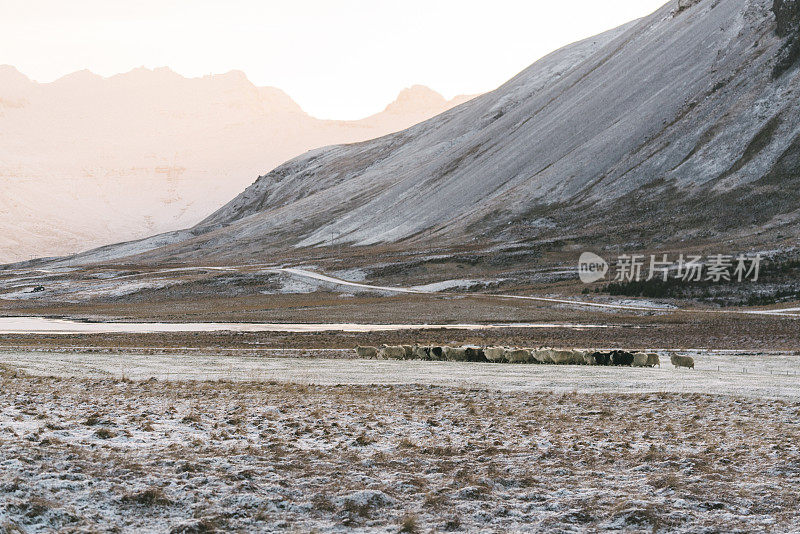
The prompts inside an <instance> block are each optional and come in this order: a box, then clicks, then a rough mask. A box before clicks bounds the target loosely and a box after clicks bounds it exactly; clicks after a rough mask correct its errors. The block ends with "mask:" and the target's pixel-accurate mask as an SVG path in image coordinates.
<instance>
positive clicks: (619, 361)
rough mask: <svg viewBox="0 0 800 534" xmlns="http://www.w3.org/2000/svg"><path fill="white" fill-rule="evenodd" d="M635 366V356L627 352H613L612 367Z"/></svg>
mask: <svg viewBox="0 0 800 534" xmlns="http://www.w3.org/2000/svg"><path fill="white" fill-rule="evenodd" d="M632 364H633V354H631V353H630V352H628V351H625V350H614V351H611V365H623V366H630V365H632Z"/></svg>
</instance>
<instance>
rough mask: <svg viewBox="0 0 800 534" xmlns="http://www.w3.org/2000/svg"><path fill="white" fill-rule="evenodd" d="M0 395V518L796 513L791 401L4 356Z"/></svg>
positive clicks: (356, 523) (39, 527) (72, 521)
mask: <svg viewBox="0 0 800 534" xmlns="http://www.w3.org/2000/svg"><path fill="white" fill-rule="evenodd" d="M0 406H2V411H1V412H0V436H2V438H0V439H2V443H3V447H2V448H1V449H0V466H2V468H0V531H4V532H17V531H45V530H51V529H56V530H64V531H94V530H103V531H105V530H116V531H118V530H122V531H137V532H149V531H152V532H175V533H179V532H212V531H219V530H224V531H284V530H289V531H291V530H294V531H315V530H316V531H334V530H335V531H341V530H342V529H356V528H362V529H367V530H381V531H394V532H429V531H462V532H474V531H479V530H480V531H496V532H501V531H502V532H508V531H515V530H529V531H530V530H536V531H554V532H555V531H558V532H562V531H567V530H579V531H587V530H588V531H595V530H625V531H646V532H655V531H659V532H662V531H682V532H698V531H707V532H711V531H714V532H723V531H724V532H732V531H740V532H743V531H748V532H750V531H761V530H774V531H784V532H788V531H796V530H798V529H800V518H798V514H797V509H798V507H799V506H800V500H798V499H799V498H798V495H800V491H798V490H800V447H798V443H800V429H798V426H797V424H796V421H797V416H798V413H800V403H797V402H785V401H775V400H753V399H744V398H735V397H715V396H710V395H699V394H663V393H662V394H639V395H620V394H595V395H586V394H578V393H544V392H542V393H530V392H527V393H522V392H518V393H509V392H500V391H487V390H479V389H464V388H459V389H456V388H441V387H427V386H307V385H293V384H281V383H274V382H273V383H265V382H263V383H229V382H162V381H157V380H148V381H143V382H136V381H130V380H124V381H123V380H77V379H58V378H41V377H38V378H37V377H28V376H25V375H24V374H21V373H15V372H13V371H6V372H2V371H0ZM87 414H90V415H89V416H88V417H87ZM98 428H106V429H113V436H110V435H109V436H105V437H103V436H98V435H97V429H98Z"/></svg>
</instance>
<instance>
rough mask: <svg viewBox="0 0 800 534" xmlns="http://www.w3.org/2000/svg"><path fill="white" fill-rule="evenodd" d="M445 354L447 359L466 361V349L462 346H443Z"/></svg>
mask: <svg viewBox="0 0 800 534" xmlns="http://www.w3.org/2000/svg"><path fill="white" fill-rule="evenodd" d="M444 349H445V356H446V357H447V359H448V360H449V361H453V362H465V361H467V350H466V349H465V348H463V347H444Z"/></svg>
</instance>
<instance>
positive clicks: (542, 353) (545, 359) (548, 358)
mask: <svg viewBox="0 0 800 534" xmlns="http://www.w3.org/2000/svg"><path fill="white" fill-rule="evenodd" d="M531 352H532V355H533V358H534V360H535V361H537V362H539V363H555V361H554V360H553V349H551V348H548V347H542V348H538V349H536V350H533V351H531Z"/></svg>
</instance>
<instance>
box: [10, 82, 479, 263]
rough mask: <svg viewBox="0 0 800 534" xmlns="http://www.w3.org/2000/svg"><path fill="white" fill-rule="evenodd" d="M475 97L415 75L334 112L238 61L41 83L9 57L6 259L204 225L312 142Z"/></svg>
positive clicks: (382, 131)
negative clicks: (355, 111) (355, 115)
mask: <svg viewBox="0 0 800 534" xmlns="http://www.w3.org/2000/svg"><path fill="white" fill-rule="evenodd" d="M468 99H469V97H457V98H456V99H454V100H451V101H446V100H445V99H444V98H443V97H442V96H441V95H439V94H438V93H436V92H434V91H432V90H431V89H428V88H426V87H422V86H413V87H411V88H409V89H405V90H403V91H402V92H401V93H400V95H399V96H398V98H397V100H396V101H394V102H392V103H390V104H389V105H388V106H387V107H386V109H385V110H384V111H383V112H381V113H377V114H375V115H373V116H370V117H367V118H365V119H362V120H358V121H331V120H320V119H316V118H314V117H311V116H309V115H308V114H306V113H305V112H304V111H303V110H302V109H301V108H300V107H299V106H298V105H297V104H296V103H295V102H294V101H293V100H292V99H291V98H290V97H289V96H288V95H287V94H286V93H284V92H283V91H281V90H280V89H276V88H273V87H256V86H255V85H253V84H252V83H251V82H250V81H248V79H247V78H246V76H245V75H244V74H243V73H242V72H238V71H231V72H228V73H226V74H221V75H213V76H206V77H203V78H194V79H192V78H184V77H182V76H180V75H178V74H176V73H175V72H173V71H171V70H169V69H167V68H159V69H155V70H149V69H145V68H139V69H134V70H132V71H130V72H128V73H125V74H119V75H116V76H111V77H109V78H103V77H100V76H98V75H96V74H93V73H91V72H89V71H80V72H75V73H72V74H70V75H67V76H64V77H63V78H60V79H58V80H56V81H54V82H52V83H44V84H40V83H36V82H34V81H31V80H30V79H28V78H27V77H26V76H24V75H23V74H21V73H20V72H19V71H17V70H16V69H15V68H14V67H10V66H0V262H8V261H17V260H23V259H28V258H31V257H34V256H50V255H61V254H68V253H75V252H78V251H81V250H86V249H89V248H92V247H96V246H99V245H103V244H107V243H113V242H118V241H124V240H130V239H137V238H141V237H145V236H147V235H151V234H154V233H160V232H164V231H167V230H174V229H177V228H182V227H186V226H191V225H193V224H195V223H197V222H198V221H199V220H201V219H202V218H204V217H206V216H208V214H210V213H211V212H212V211H214V210H215V209H217V208H219V206H221V205H222V204H224V203H225V202H227V201H228V200H230V199H231V198H232V197H233V196H234V195H236V194H237V193H239V192H240V191H241V190H242V189H243V188H244V187H246V186H247V185H249V184H250V183H252V181H253V177H254V176H256V175H258V174H262V173H264V172H266V171H268V170H270V169H272V168H273V167H275V166H276V165H278V164H280V163H282V162H284V161H286V160H288V159H290V158H293V157H295V156H298V155H300V154H302V153H304V152H306V151H307V150H310V149H313V148H317V147H321V146H325V145H330V144H340V143H352V142H357V141H363V140H367V139H373V138H376V137H380V136H382V135H386V134H388V133H391V132H396V131H399V130H402V129H404V128H407V127H408V126H411V125H413V124H416V123H418V122H420V121H422V120H425V119H428V118H430V117H432V116H434V115H437V114H439V113H441V112H443V111H445V110H447V109H450V108H451V107H453V106H455V105H457V104H459V103H462V102H464V101H466V100H468Z"/></svg>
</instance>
